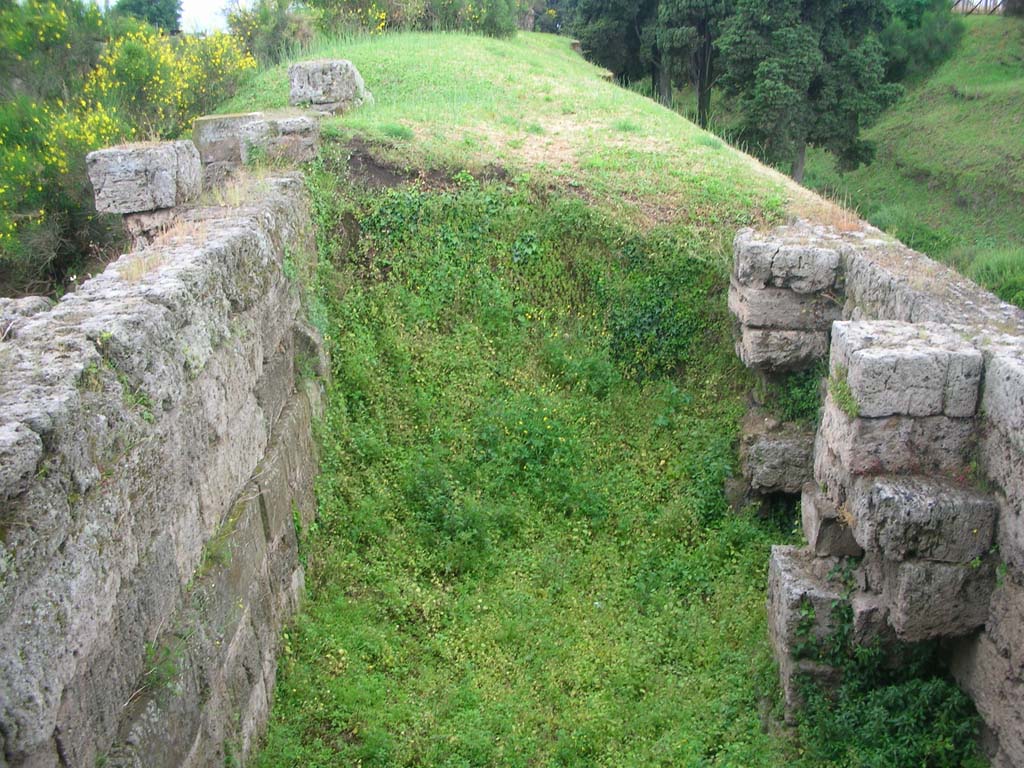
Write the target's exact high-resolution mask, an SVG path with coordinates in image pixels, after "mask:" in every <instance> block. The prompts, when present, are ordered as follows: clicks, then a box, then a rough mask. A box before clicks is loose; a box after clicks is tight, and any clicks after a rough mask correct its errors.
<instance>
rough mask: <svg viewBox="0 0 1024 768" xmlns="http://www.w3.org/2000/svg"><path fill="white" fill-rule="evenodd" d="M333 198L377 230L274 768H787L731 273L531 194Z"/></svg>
mask: <svg viewBox="0 0 1024 768" xmlns="http://www.w3.org/2000/svg"><path fill="white" fill-rule="evenodd" d="M331 151H337V152H343V148H341V147H337V148H336V149H334V150H329V153H330V152H331ZM329 159H330V158H328V161H329ZM329 165H330V163H329V162H328V163H327V166H329ZM463 178H465V177H463ZM312 188H313V190H314V193H315V196H316V201H317V208H318V215H319V217H320V222H321V233H322V234H324V233H330V232H332V231H334V226H333V225H334V222H335V221H337V220H340V219H341V218H342V217H343V216H344V215H345V214H346V213H348V214H351V215H352V216H353V217H354V218H355V220H356V221H357V222H358V224H359V229H360V231H361V232H362V233H363V238H362V240H361V241H360V244H359V245H358V246H357V248H356V249H355V250H354V251H348V250H345V249H344V248H343V247H341V246H340V245H339V243H340V241H335V240H333V239H332V238H330V237H329V236H328V237H322V246H323V250H322V251H321V256H322V257H326V262H329V263H334V264H339V265H340V266H339V267H338V268H337V271H334V270H325V271H324V276H323V278H322V280H323V283H324V285H327V286H334V288H335V292H333V293H330V292H329V293H328V296H329V299H330V300H329V324H328V325H327V331H328V335H329V336H330V338H331V341H332V349H333V366H334V370H335V379H334V382H333V385H332V387H331V390H330V393H329V394H330V397H329V403H330V405H329V410H328V413H327V416H326V418H325V420H324V423H323V424H322V426H321V428H320V437H321V444H322V462H323V474H322V476H321V478H320V481H319V484H318V498H319V503H320V511H319V516H318V520H317V522H316V524H315V527H314V530H313V532H312V533H311V535H310V536H309V539H308V540H307V542H306V544H305V547H306V549H305V552H306V553H307V557H308V561H309V565H310V568H309V573H310V578H309V585H310V593H311V594H310V600H309V602H308V604H307V607H306V612H305V614H304V615H303V616H302V617H301V618H300V619H299V620H298V622H297V623H296V625H295V626H294V628H292V629H291V630H289V635H288V637H287V639H286V644H285V652H284V655H283V658H282V665H281V673H280V674H281V682H280V685H279V686H278V689H277V700H276V702H275V709H274V719H273V723H272V725H271V728H270V734H269V738H268V742H267V745H266V746H265V748H264V750H263V752H262V753H261V756H260V760H259V762H258V765H263V766H291V765H295V766H299V765H301V766H309V767H312V766H336V765H345V764H361V765H363V766H395V765H425V766H427V765H429V766H463V765H493V766H528V765H531V766H532V765H566V766H582V765H594V766H598V765H601V766H651V765H735V766H741V765H742V766H773V765H780V764H782V763H783V762H785V761H786V759H787V757H788V755H789V753H790V751H791V750H790V747H789V744H788V742H787V741H786V740H785V739H780V738H779V737H777V736H772V735H769V734H766V733H764V732H763V730H762V728H761V719H760V718H761V711H762V709H764V708H765V707H768V708H770V707H771V705H772V704H771V702H772V701H773V698H772V696H773V692H774V687H775V671H774V666H773V663H772V661H771V653H770V650H769V647H768V644H767V639H766V628H765V615H764V569H765V563H766V561H767V555H768V547H769V545H770V544H771V543H772V542H775V541H778V540H780V539H782V538H785V536H784V535H783V534H782V533H781V532H780V531H779V530H778V529H776V528H773V527H772V526H770V525H768V524H766V523H760V522H757V521H756V519H753V518H749V517H744V516H736V515H734V514H732V513H731V512H729V511H728V508H727V505H726V502H725V499H724V498H723V492H722V487H723V482H724V479H725V477H726V476H727V475H728V474H729V473H730V472H731V471H732V468H733V458H734V441H735V437H736V425H737V421H738V419H739V418H740V416H741V414H742V412H743V409H744V401H743V399H742V393H743V391H744V389H745V387H746V386H747V385H748V383H749V382H748V381H747V378H746V375H745V374H744V372H743V371H742V370H741V369H740V367H739V363H738V362H737V361H736V360H735V358H734V355H733V354H732V350H731V344H730V341H729V337H728V333H727V332H723V331H725V329H726V326H727V324H726V322H725V317H724V313H725V307H724V301H723V295H722V287H723V286H724V273H725V259H724V254H722V253H714V254H710V256H711V258H708V254H704V253H702V252H701V241H699V240H696V239H693V238H692V237H691V236H690V234H689V231H688V229H686V228H685V227H683V228H676V227H671V228H668V229H663V230H658V231H657V232H655V233H651V234H648V235H646V236H641V235H638V234H637V233H635V232H632V231H630V230H628V229H624V228H622V227H621V226H620V225H618V224H616V223H614V222H613V221H611V220H610V219H609V217H607V216H605V215H602V214H599V213H596V212H594V211H593V210H592V209H589V208H588V207H587V206H586V205H584V204H583V203H582V202H580V201H578V200H573V199H572V198H566V197H563V196H561V195H557V194H556V195H550V194H547V193H543V192H538V191H535V190H530V189H529V188H527V187H524V186H519V185H516V186H513V187H509V186H507V185H495V184H492V185H485V186H478V185H477V184H475V183H472V182H469V181H464V182H463V184H462V186H461V187H460V188H458V189H457V190H455V191H447V192H438V191H430V190H423V189H418V188H411V189H406V190H402V191H394V192H384V193H376V194H370V193H361V192H358V191H357V190H354V189H350V188H348V187H347V186H346V185H345V183H344V180H343V178H341V177H339V176H337V175H335V174H333V173H330V172H327V171H321V172H320V173H317V174H316V175H314V176H313V178H312ZM339 191H340V192H341V193H342V194H341V195H340V199H342V200H344V201H350V202H343V203H341V204H339V203H338V202H337V200H338V199H339ZM524 221H528V222H529V226H528V228H526V229H524V227H523V224H522V222H524ZM667 275H672V276H674V278H675V280H674V282H673V285H674V290H673V291H672V292H662V293H657V294H655V296H654V298H652V297H651V294H650V293H649V292H648V291H646V290H640V289H642V288H647V287H650V286H651V285H652V284H654V283H657V282H658V281H659V280H664V279H666V276H667ZM672 360H682V361H689V364H688V365H687V364H684V365H677V364H673V363H672ZM762 698H764V699H765V702H762V700H761V699H762Z"/></svg>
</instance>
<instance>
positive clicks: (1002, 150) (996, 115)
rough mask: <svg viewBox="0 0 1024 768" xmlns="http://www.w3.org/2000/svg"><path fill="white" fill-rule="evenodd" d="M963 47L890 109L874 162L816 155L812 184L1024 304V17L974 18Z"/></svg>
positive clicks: (811, 157) (877, 129)
mask: <svg viewBox="0 0 1024 768" xmlns="http://www.w3.org/2000/svg"><path fill="white" fill-rule="evenodd" d="M965 21H966V23H967V34H966V35H965V36H964V39H963V41H962V43H961V47H960V49H959V50H958V51H957V52H956V53H955V54H954V55H953V57H952V58H951V59H950V60H949V61H947V62H946V63H945V64H943V65H941V66H940V67H939V68H938V69H937V70H936V71H935V72H934V73H933V74H932V75H931V76H930V77H928V78H927V79H925V80H924V81H923V82H922V83H920V84H919V85H917V86H915V87H912V88H911V89H910V90H909V91H908V93H907V95H906V96H905V97H904V98H903V99H902V100H901V101H900V102H898V103H897V104H896V105H895V106H894V107H892V108H891V109H890V110H889V111H888V112H886V113H885V114H884V115H883V117H882V118H881V120H880V121H879V122H878V124H877V125H876V126H874V127H873V128H871V129H870V130H868V131H867V138H869V139H871V140H873V141H874V142H875V143H876V144H877V147H878V155H877V157H876V159H875V161H874V162H873V163H872V164H870V165H867V166H864V167H862V168H860V169H858V170H856V171H854V172H851V173H847V174H840V173H838V172H836V171H835V168H834V163H833V162H832V158H831V157H830V156H829V155H828V154H827V153H824V152H821V151H814V152H811V153H809V154H808V160H807V176H806V179H805V180H806V182H807V184H808V186H810V187H812V188H815V189H818V190H821V191H824V192H827V193H829V194H832V195H834V196H836V197H837V198H838V199H841V200H844V201H846V202H848V203H849V204H850V205H852V206H854V207H856V208H857V210H859V211H860V213H861V214H862V215H863V216H865V218H867V219H868V220H869V221H871V222H872V223H873V224H875V225H877V226H879V227H881V228H882V229H884V230H886V231H887V232H889V233H891V234H893V235H896V236H897V237H899V238H900V239H901V240H903V241H904V242H906V243H908V244H909V245H911V246H913V247H915V248H917V249H919V250H922V251H924V252H925V253H927V254H928V255H930V256H932V257H934V258H936V259H939V260H942V261H946V262H948V263H951V264H952V265H953V266H955V267H957V268H958V269H960V270H961V271H963V272H964V273H965V274H967V275H968V276H970V277H972V278H974V279H975V280H978V281H979V282H980V283H982V284H983V285H985V286H986V287H988V288H990V289H992V290H994V291H995V292H996V293H997V294H999V295H1000V297H1002V298H1003V299H1005V300H1007V301H1013V302H1015V303H1017V304H1018V305H1021V306H1024V217H1022V216H1021V215H1020V201H1021V200H1022V199H1024V139H1022V133H1021V114H1022V112H1021V105H1022V104H1024V20H1020V19H1011V18H1002V17H973V16H972V17H967V18H966V19H965Z"/></svg>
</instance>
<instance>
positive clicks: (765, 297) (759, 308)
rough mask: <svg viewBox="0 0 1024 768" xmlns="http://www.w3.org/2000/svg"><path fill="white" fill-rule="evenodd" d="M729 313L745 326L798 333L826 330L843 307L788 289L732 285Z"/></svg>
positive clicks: (814, 295) (734, 282) (734, 281)
mask: <svg viewBox="0 0 1024 768" xmlns="http://www.w3.org/2000/svg"><path fill="white" fill-rule="evenodd" d="M729 311H730V312H732V314H733V316H734V317H736V319H737V320H739V321H740V323H742V324H743V325H747V326H751V327H755V328H775V329H778V330H795V331H827V330H828V329H829V328H830V327H831V326H832V323H833V322H834V321H836V320H838V319H839V318H840V316H841V312H842V307H841V306H840V305H839V304H837V303H836V302H835V301H834V300H833V299H831V298H830V297H827V296H824V295H822V294H814V293H796V292H795V291H791V290H789V289H788V288H750V287H747V286H743V285H740V284H739V283H738V282H737V281H736V279H735V278H733V279H732V280H731V281H730V283H729Z"/></svg>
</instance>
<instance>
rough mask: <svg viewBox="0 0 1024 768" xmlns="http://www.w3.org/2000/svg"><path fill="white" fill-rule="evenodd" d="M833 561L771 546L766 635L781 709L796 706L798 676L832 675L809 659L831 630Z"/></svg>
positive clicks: (824, 677)
mask: <svg viewBox="0 0 1024 768" xmlns="http://www.w3.org/2000/svg"><path fill="white" fill-rule="evenodd" d="M836 562H837V561H836V560H835V559H834V558H816V557H814V555H812V554H811V553H810V552H807V551H804V550H801V549H797V548H796V547H790V546H774V547H772V554H771V560H770V561H769V565H768V635H769V637H770V639H771V642H772V647H773V649H774V651H775V658H776V660H777V661H778V663H779V675H780V678H781V681H782V690H783V693H784V696H785V700H786V706H787V708H794V707H797V706H799V704H800V696H799V690H798V687H799V686H798V683H799V678H800V676H801V675H807V676H810V677H811V678H813V679H815V680H818V681H822V682H827V681H834V680H835V677H836V672H835V670H833V669H832V668H830V667H828V666H826V665H824V664H821V663H820V662H818V661H816V660H814V659H813V658H810V657H809V654H810V651H811V649H812V648H813V647H815V646H816V645H818V644H821V643H823V642H825V641H826V640H827V639H828V637H829V636H830V635H831V634H832V633H833V632H834V631H835V629H836V623H835V620H834V619H833V606H835V605H836V604H837V603H839V602H841V601H842V599H843V598H842V595H841V594H840V593H839V591H838V589H837V588H836V587H835V586H834V585H832V584H830V583H829V581H828V578H827V574H828V572H829V571H830V570H831V568H832V567H833V566H834V565H835V564H836Z"/></svg>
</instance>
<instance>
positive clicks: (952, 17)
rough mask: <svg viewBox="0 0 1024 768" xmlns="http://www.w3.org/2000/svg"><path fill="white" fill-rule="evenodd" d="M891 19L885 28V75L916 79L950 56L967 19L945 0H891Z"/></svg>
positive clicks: (961, 35)
mask: <svg viewBox="0 0 1024 768" xmlns="http://www.w3.org/2000/svg"><path fill="white" fill-rule="evenodd" d="M891 2H892V5H891V11H892V21H891V22H890V23H889V25H888V26H887V27H886V28H885V29H884V30H883V31H882V34H881V42H882V46H883V48H884V49H885V56H886V65H885V75H886V78H887V79H888V80H889V81H890V82H898V81H901V80H914V79H916V78H920V77H921V76H923V75H925V74H927V73H928V72H930V71H931V70H933V69H935V67H937V66H938V65H939V64H941V63H942V62H943V61H945V60H946V59H948V58H949V57H950V56H951V55H952V54H953V51H955V50H956V47H957V45H958V44H959V43H960V38H961V37H963V34H964V29H965V28H964V22H963V20H962V19H961V18H960V17H959V16H958V15H956V14H954V13H952V12H951V11H950V10H949V3H948V2H947V1H946V0H891Z"/></svg>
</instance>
